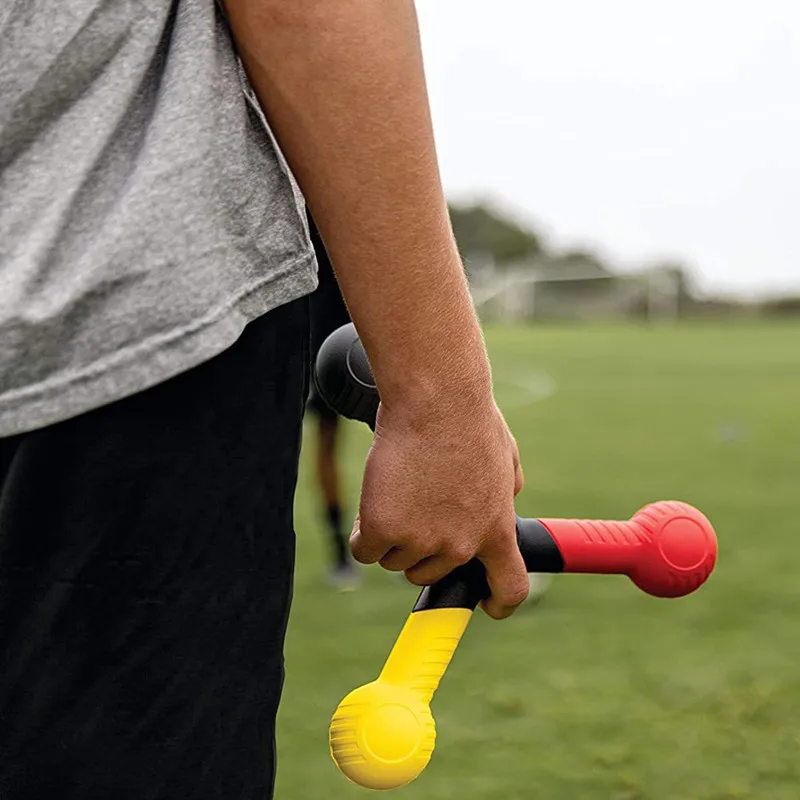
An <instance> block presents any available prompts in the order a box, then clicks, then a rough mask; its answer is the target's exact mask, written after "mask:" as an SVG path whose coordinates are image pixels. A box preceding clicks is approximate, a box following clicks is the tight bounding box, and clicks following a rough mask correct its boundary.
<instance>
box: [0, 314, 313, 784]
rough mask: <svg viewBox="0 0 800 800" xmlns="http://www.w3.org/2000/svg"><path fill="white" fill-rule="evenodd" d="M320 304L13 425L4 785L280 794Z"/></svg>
mask: <svg viewBox="0 0 800 800" xmlns="http://www.w3.org/2000/svg"><path fill="white" fill-rule="evenodd" d="M307 383H308V300H307V298H304V299H302V300H298V301H295V302H293V303H290V304H287V305H285V306H283V307H280V308H278V309H276V310H275V311H272V312H270V313H269V314H267V315H265V316H264V317H262V318H261V319H259V320H256V321H255V322H253V323H251V324H250V325H249V326H248V327H247V328H246V329H245V331H244V333H243V334H242V336H241V337H240V339H239V341H238V342H237V343H236V344H235V345H233V346H232V347H231V348H230V349H229V350H227V351H226V352H224V353H223V354H221V355H220V356H218V357H217V358H214V359H212V360H210V361H208V362H207V363H205V364H203V365H201V366H199V367H197V368H196V369H193V370H190V371H189V372H186V373H185V374H183V375H180V376H179V377H176V378H174V379H172V380H170V381H167V382H166V383H164V384H161V385H160V386H157V387H155V388H153V389H150V390H148V391H145V392H142V393H141V394H139V395H136V396H133V397H130V398H128V399H126V400H122V401H120V402H118V403H114V404H111V405H108V406H105V407H103V408H99V409H97V410H95V411H92V412H90V413H88V414H84V415H82V416H80V417H76V418H74V419H71V420H68V421H66V422H62V423H59V424H57V425H53V426H51V427H48V428H45V429H42V430H38V431H35V432H32V433H27V434H23V435H20V436H16V437H12V438H8V439H0V798H2V800H38V798H46V797H47V798H59V800H267V798H270V797H271V796H272V788H273V781H274V770H275V755H274V753H275V743H274V737H275V715H276V711H277V708H278V701H279V698H280V693H281V686H282V680H283V642H284V633H285V630H286V622H287V615H288V612H289V605H290V599H291V588H292V571H293V566H294V532H293V519H292V511H293V508H292V506H293V497H294V491H295V483H296V480H297V464H298V455H299V446H300V433H301V422H302V414H303V406H304V400H305V395H306V390H307Z"/></svg>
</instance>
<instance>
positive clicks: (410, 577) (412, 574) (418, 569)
mask: <svg viewBox="0 0 800 800" xmlns="http://www.w3.org/2000/svg"><path fill="white" fill-rule="evenodd" d="M461 563H463V562H460V561H459V560H458V559H455V558H453V556H448V555H445V554H444V553H437V554H436V555H435V556H429V557H428V558H423V559H422V561H420V562H419V563H418V564H415V565H414V566H413V567H411V569H407V570H406V571H405V576H406V580H407V581H408V582H409V583H413V584H414V585H415V586H432V585H433V584H434V583H438V582H439V581H440V580H441V579H442V578H444V577H445V576H446V575H449V574H450V573H451V572H452V571H453V570H454V569H455V568H456V567H458V566H460V565H461Z"/></svg>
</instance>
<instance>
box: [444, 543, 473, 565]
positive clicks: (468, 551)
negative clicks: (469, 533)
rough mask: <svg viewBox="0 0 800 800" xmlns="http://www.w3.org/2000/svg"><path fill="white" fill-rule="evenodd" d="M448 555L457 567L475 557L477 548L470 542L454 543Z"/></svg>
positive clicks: (449, 548) (448, 549)
mask: <svg viewBox="0 0 800 800" xmlns="http://www.w3.org/2000/svg"><path fill="white" fill-rule="evenodd" d="M447 555H448V558H449V559H450V560H452V561H453V562H454V565H455V566H460V565H461V564H466V563H467V562H468V561H470V560H472V558H473V557H474V555H475V547H473V546H472V545H471V544H470V543H469V542H454V543H453V544H451V545H450V547H448V548H447Z"/></svg>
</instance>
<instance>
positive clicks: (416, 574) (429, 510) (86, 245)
mask: <svg viewBox="0 0 800 800" xmlns="http://www.w3.org/2000/svg"><path fill="white" fill-rule="evenodd" d="M0 97H2V99H3V101H2V104H0V797H2V798H3V800H32V798H40V797H58V798H59V800H109V798H114V800H142V798H151V799H152V800H188V798H192V800H245V798H247V800H268V798H270V797H272V793H273V782H274V776H275V720H276V714H277V709H278V703H279V699H280V694H281V687H282V682H283V672H284V661H283V643H284V635H285V631H286V623H287V618H288V613H289V607H290V602H291V592H292V578H293V566H294V548H295V539H294V530H293V518H292V510H293V501H294V491H295V486H296V482H297V463H298V457H299V451H300V436H301V427H302V418H303V413H304V406H305V401H306V398H307V392H308V375H309V340H308V329H309V310H308V309H309V302H308V295H309V294H310V293H311V292H312V291H313V290H314V289H315V287H316V283H317V278H316V263H315V257H314V250H313V246H312V244H311V242H310V239H309V232H308V226H307V221H306V217H305V209H306V203H307V204H308V206H309V208H310V209H311V212H312V214H313V216H314V219H315V221H316V223H317V225H318V226H319V230H320V233H321V234H322V237H323V238H324V241H325V245H326V248H327V249H328V252H329V253H330V255H331V261H332V262H333V264H334V265H335V266H336V270H337V278H338V279H339V284H340V286H341V287H342V291H343V294H344V296H345V298H346V300H347V307H348V309H349V310H350V313H351V315H352V317H353V320H354V322H355V323H356V324H357V326H358V329H359V332H360V334H361V337H362V340H363V342H364V345H365V348H366V351H367V354H368V356H369V359H370V364H371V365H372V368H373V372H374V374H375V378H376V382H377V385H378V388H379V391H380V393H381V397H382V399H383V406H382V408H381V410H380V412H379V418H378V424H377V430H376V436H375V439H374V442H373V445H372V448H371V450H370V453H369V457H368V459H367V463H366V467H365V472H364V478H363V482H362V491H361V499H360V505H359V513H358V517H357V519H356V524H355V527H354V531H353V534H352V537H351V548H352V552H353V555H354V557H355V558H356V559H357V560H358V561H360V562H362V563H366V564H371V563H379V564H381V566H382V567H384V568H385V569H387V570H390V571H395V572H401V571H402V572H405V574H406V576H407V577H408V579H409V580H410V581H411V582H412V583H414V584H416V585H426V584H430V583H433V582H435V581H438V580H440V579H441V578H442V577H443V576H445V575H446V574H448V573H449V572H450V571H451V570H452V569H454V568H455V567H456V566H457V565H459V564H463V563H465V562H467V561H469V560H470V559H472V558H473V557H477V558H479V559H480V560H481V561H482V562H483V563H484V565H485V567H486V574H487V578H488V582H489V586H490V589H491V596H490V597H489V598H488V599H487V601H485V603H484V608H485V610H486V611H487V613H489V614H490V615H491V616H492V617H494V618H498V619H499V618H504V617H507V616H509V615H510V614H511V613H513V611H514V610H515V609H516V608H517V607H518V606H519V604H520V603H522V602H523V601H524V599H525V597H526V595H527V592H528V580H527V574H526V572H525V566H524V563H523V561H522V557H521V554H520V552H519V549H518V547H517V544H516V535H515V513H514V497H515V495H516V494H517V493H518V492H519V491H520V489H521V487H522V483H523V479H522V471H521V468H520V465H519V453H518V450H517V446H516V443H515V441H514V439H513V437H512V435H511V433H510V432H509V430H508V427H507V426H506V423H505V421H504V419H503V417H502V415H501V414H500V412H499V410H498V408H497V405H496V403H495V400H494V395H493V391H492V383H491V373H490V368H489V361H488V357H487V353H486V349H485V346H484V342H483V338H482V335H481V330H480V327H479V325H478V321H477V317H476V314H475V310H474V308H473V306H472V302H471V299H470V295H469V292H468V288H467V285H466V280H465V278H464V274H463V270H462V267H461V260H460V258H459V254H458V250H457V248H456V245H455V240H454V237H453V233H452V228H451V226H450V222H449V219H448V214H447V208H446V204H445V199H444V193H443V190H442V186H441V180H440V176H439V171H438V166H437V158H436V152H435V147H434V140H433V132H432V125H431V119H430V110H429V107H428V100H427V95H426V87H425V79H424V72H423V67H422V57H421V48H420V41H419V32H418V28H417V21H416V14H415V8H414V4H413V2H412V1H411V0H378V1H377V2H370V3H352V2H348V1H347V0H324V2H323V0H308V2H286V0H226V1H225V2H224V3H219V2H215V1H214V0H140V1H139V2H136V3H108V2H103V1H102V0H69V2H48V1H47V0H30V1H29V2H25V3H21V2H20V3H10V4H9V3H5V4H3V5H2V10H0ZM267 120H268V122H267ZM301 189H302V193H301ZM320 668H322V667H320ZM306 757H308V758H315V757H317V758H327V754H325V753H323V752H321V751H320V752H319V753H316V754H314V753H308V754H307V755H306Z"/></svg>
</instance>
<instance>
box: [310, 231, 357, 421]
mask: <svg viewBox="0 0 800 800" xmlns="http://www.w3.org/2000/svg"><path fill="white" fill-rule="evenodd" d="M309 227H310V230H311V241H312V243H313V245H314V250H315V251H316V254H317V263H318V265H319V272H318V276H319V286H318V287H317V289H316V291H314V292H313V293H312V294H311V363H312V364H313V363H314V359H316V357H317V353H318V352H319V348H320V347H321V346H322V343H323V342H324V341H325V339H327V338H328V336H329V335H330V334H331V333H333V332H334V331H335V330H336V329H337V328H340V327H341V326H342V325H347V323H348V322H350V314H349V313H348V311H347V306H346V305H345V302H344V299H343V298H342V293H341V291H340V289H339V284H338V283H337V282H336V276H335V275H334V272H333V267H332V266H331V261H330V259H329V258H328V254H327V252H326V250H325V245H324V244H323V243H322V238H321V237H320V235H319V231H318V230H317V228H316V225H315V224H314V221H313V219H311V217H310V216H309ZM309 386H310V390H309V396H308V403H307V408H308V410H309V411H311V412H312V413H314V414H316V415H317V416H318V417H320V418H322V419H324V420H326V421H328V422H335V421H336V420H337V419H338V415H337V414H336V412H335V411H333V410H331V408H330V406H328V404H327V403H326V402H325V401H324V400H323V399H322V398H321V397H320V396H319V393H318V392H317V389H316V386H315V385H314V381H313V376H312V379H311V380H310V382H309Z"/></svg>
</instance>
